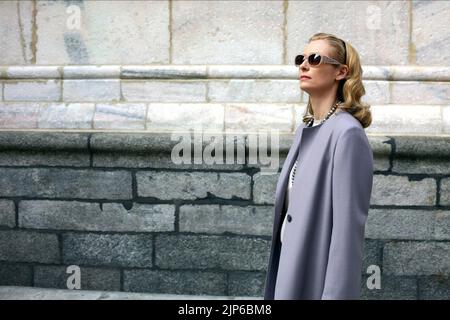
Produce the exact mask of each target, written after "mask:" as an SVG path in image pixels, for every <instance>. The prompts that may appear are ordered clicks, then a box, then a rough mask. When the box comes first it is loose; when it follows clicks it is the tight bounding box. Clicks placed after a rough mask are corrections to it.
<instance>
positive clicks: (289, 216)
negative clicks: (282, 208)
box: [287, 214, 292, 222]
mask: <svg viewBox="0 0 450 320" xmlns="http://www.w3.org/2000/svg"><path fill="white" fill-rule="evenodd" d="M291 220H292V217H291V215H290V214H288V215H287V221H288V222H291Z"/></svg>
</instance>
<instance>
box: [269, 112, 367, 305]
mask: <svg viewBox="0 0 450 320" xmlns="http://www.w3.org/2000/svg"><path fill="white" fill-rule="evenodd" d="M296 159H298V167H297V171H296V174H295V181H294V184H293V186H292V191H291V197H290V198H289V206H288V208H287V215H288V216H287V223H286V226H285V230H284V238H283V244H282V246H281V243H280V227H281V223H282V221H283V218H284V215H285V214H286V213H284V210H283V207H284V200H285V196H286V191H287V183H288V176H289V172H290V169H291V168H292V165H293V164H294V162H295V160H296ZM372 180H373V152H372V149H371V147H370V144H369V141H368V139H367V136H366V134H365V131H364V129H363V127H362V126H361V124H360V123H359V121H358V120H357V119H356V118H354V117H353V116H352V115H351V114H350V113H349V112H347V111H345V110H340V109H338V111H336V112H335V113H334V114H333V115H332V116H331V117H330V118H329V119H328V120H327V121H325V122H324V123H322V124H319V125H317V126H314V127H306V125H305V124H304V123H302V124H301V125H299V126H298V128H297V131H296V133H295V138H294V142H293V144H292V146H291V148H290V150H289V153H288V155H287V157H286V160H285V162H284V164H283V168H282V170H281V173H280V177H279V180H278V184H277V188H276V194H275V218H274V223H273V234H272V241H271V248H270V256H269V260H268V270H267V277H266V284H265V285H266V286H265V293H264V299H265V300H272V299H275V300H278V299H283V300H297V299H359V298H360V286H361V277H362V255H363V248H364V230H365V223H366V220H367V215H368V211H369V204H370V196H371V192H372Z"/></svg>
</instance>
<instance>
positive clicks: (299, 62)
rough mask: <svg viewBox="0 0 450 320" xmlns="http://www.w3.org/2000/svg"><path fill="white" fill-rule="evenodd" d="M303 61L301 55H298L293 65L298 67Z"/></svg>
mask: <svg viewBox="0 0 450 320" xmlns="http://www.w3.org/2000/svg"><path fill="white" fill-rule="evenodd" d="M303 59H305V57H304V56H303V55H302V54H299V55H298V56H296V57H295V65H296V66H299V65H301V64H302V63H303Z"/></svg>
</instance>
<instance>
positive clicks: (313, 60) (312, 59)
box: [295, 52, 341, 67]
mask: <svg viewBox="0 0 450 320" xmlns="http://www.w3.org/2000/svg"><path fill="white" fill-rule="evenodd" d="M305 59H306V60H307V61H308V64H309V65H310V66H311V67H317V66H320V65H321V64H322V63H329V64H341V63H340V62H339V61H337V60H334V59H333V58H330V57H327V56H324V55H321V54H320V53H315V52H313V53H311V54H310V55H308V56H306V57H305V56H304V55H303V54H299V55H298V56H296V57H295V66H296V67H299V66H300V65H301V64H302V63H303V61H305Z"/></svg>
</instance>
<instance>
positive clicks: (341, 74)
mask: <svg viewBox="0 0 450 320" xmlns="http://www.w3.org/2000/svg"><path fill="white" fill-rule="evenodd" d="M348 74H349V70H348V67H347V66H346V65H343V66H341V67H340V68H339V73H338V74H337V76H336V80H342V79H347V77H348Z"/></svg>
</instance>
